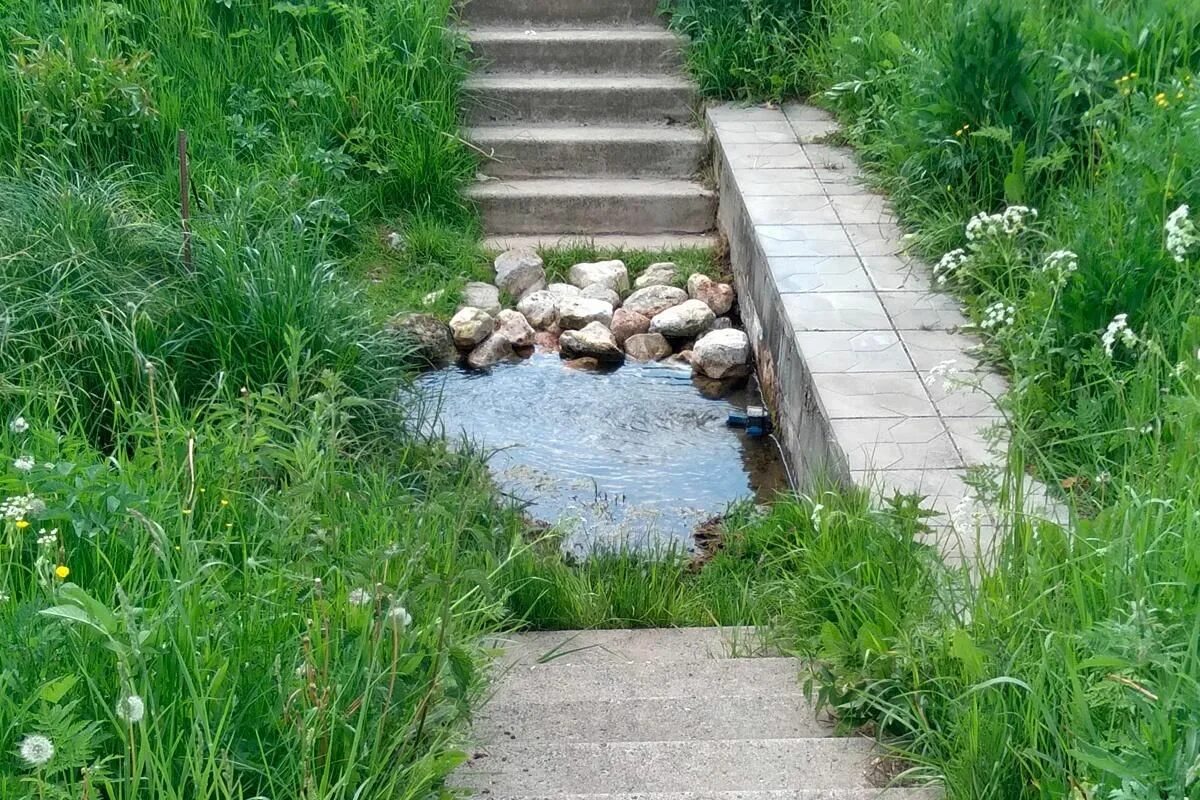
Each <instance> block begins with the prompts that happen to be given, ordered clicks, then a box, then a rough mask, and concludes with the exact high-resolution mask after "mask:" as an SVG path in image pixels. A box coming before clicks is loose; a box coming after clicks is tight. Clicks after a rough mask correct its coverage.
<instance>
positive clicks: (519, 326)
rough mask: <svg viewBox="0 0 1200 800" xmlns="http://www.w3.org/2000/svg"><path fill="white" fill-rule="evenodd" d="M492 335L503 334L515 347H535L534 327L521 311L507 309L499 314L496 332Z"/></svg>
mask: <svg viewBox="0 0 1200 800" xmlns="http://www.w3.org/2000/svg"><path fill="white" fill-rule="evenodd" d="M492 335H493V336H503V337H504V338H505V339H508V341H509V344H511V345H512V346H513V347H533V328H532V327H531V326H530V324H529V322H528V321H526V319H525V315H524V314H522V313H521V312H519V311H513V310H512V309H505V310H504V311H501V312H500V313H499V314H497V315H496V332H495V333H494V334H492Z"/></svg>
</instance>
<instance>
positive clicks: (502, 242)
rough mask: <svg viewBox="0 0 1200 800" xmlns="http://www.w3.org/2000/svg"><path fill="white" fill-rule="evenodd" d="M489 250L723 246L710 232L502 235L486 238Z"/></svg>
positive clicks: (655, 249) (647, 249)
mask: <svg viewBox="0 0 1200 800" xmlns="http://www.w3.org/2000/svg"><path fill="white" fill-rule="evenodd" d="M483 246H484V247H485V248H487V249H488V250H492V251H494V252H497V253H500V252H503V251H505V250H512V249H514V248H517V247H533V248H535V249H536V248H539V247H540V248H543V249H562V248H580V247H586V248H590V249H594V250H612V251H618V250H626V251H630V250H640V251H644V252H665V251H670V250H695V249H704V250H715V249H716V248H718V247H720V246H721V237H720V236H718V235H717V234H715V233H710V234H671V233H650V234H642V235H622V234H603V235H600V236H580V235H577V234H567V235H563V234H561V233H540V234H539V233H531V234H499V235H494V236H488V237H486V238H485V239H484V240H483Z"/></svg>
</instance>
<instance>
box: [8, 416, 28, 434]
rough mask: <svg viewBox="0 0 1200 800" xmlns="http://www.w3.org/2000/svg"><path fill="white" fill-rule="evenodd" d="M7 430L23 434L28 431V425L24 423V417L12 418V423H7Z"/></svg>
mask: <svg viewBox="0 0 1200 800" xmlns="http://www.w3.org/2000/svg"><path fill="white" fill-rule="evenodd" d="M8 429H9V430H10V431H12V432H13V433H25V431H27V430H29V423H28V422H26V421H25V418H24V417H13V419H12V421H11V422H9V423H8Z"/></svg>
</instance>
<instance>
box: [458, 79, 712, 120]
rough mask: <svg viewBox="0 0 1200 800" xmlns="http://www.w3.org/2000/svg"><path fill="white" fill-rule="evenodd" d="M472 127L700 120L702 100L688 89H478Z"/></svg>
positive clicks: (473, 107) (471, 115) (472, 110)
mask: <svg viewBox="0 0 1200 800" xmlns="http://www.w3.org/2000/svg"><path fill="white" fill-rule="evenodd" d="M472 94H473V95H474V97H473V98H472V101H471V103H470V110H469V116H470V121H471V124H474V125H486V124H489V123H513V122H532V123H543V122H545V123H578V124H585V125H595V124H607V125H611V124H614V123H623V122H624V123H659V122H671V123H684V124H690V123H691V122H692V121H693V120H694V119H695V116H696V114H695V108H696V96H695V93H694V91H693V90H691V89H687V88H683V87H678V88H676V87H653V88H650V87H646V88H638V89H628V88H620V87H612V88H607V87H604V88H591V87H581V88H576V89H572V88H558V87H548V88H538V87H536V86H528V87H520V88H513V89H506V88H490V87H489V88H487V89H475V90H472Z"/></svg>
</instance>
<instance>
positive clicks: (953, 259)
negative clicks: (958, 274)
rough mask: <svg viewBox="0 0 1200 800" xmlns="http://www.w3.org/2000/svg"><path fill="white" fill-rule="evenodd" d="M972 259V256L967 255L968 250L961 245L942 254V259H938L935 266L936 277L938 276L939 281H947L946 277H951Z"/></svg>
mask: <svg viewBox="0 0 1200 800" xmlns="http://www.w3.org/2000/svg"><path fill="white" fill-rule="evenodd" d="M970 260H971V257H970V256H969V255H967V251H966V250H963V249H962V248H961V247H960V248H958V249H957V250H951V251H950V252H949V253H946V255H944V256H942V258H941V260H940V261H938V263H937V265H936V266H934V268H933V274H934V277H936V278H937V282H938V283H945V282H946V279H947V278H949V277H950V275H951V274H952V273H954V271H955V270H957V269H958V268H959V267H961V266H962V265H963V264H966V263H967V262H968V261H970Z"/></svg>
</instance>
